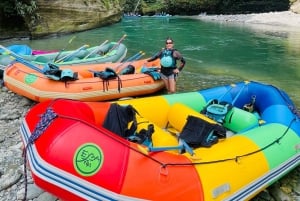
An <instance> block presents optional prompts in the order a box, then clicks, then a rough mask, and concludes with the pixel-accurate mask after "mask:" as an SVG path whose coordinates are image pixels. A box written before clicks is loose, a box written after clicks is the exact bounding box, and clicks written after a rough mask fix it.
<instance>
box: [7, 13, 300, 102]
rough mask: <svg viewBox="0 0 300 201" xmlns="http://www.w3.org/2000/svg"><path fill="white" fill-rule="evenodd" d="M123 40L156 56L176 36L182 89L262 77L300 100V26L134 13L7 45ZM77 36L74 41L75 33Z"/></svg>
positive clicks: (51, 46) (53, 46) (55, 45)
mask: <svg viewBox="0 0 300 201" xmlns="http://www.w3.org/2000/svg"><path fill="white" fill-rule="evenodd" d="M124 34H126V35H127V37H126V38H125V40H124V41H123V43H124V44H125V45H126V46H127V47H128V56H131V55H134V54H135V53H137V52H138V51H144V52H145V53H146V54H145V56H144V58H146V57H150V56H152V55H153V54H155V53H156V52H157V51H158V50H160V49H161V48H162V47H164V45H165V44H164V42H165V39H166V37H167V36H171V37H172V38H173V40H174V42H175V48H177V49H178V50H179V51H180V52H181V53H182V54H183V56H184V57H185V59H186V61H187V64H186V67H185V69H184V71H183V72H182V73H181V74H180V76H179V80H178V84H177V86H178V90H177V91H178V92H184V91H191V90H197V89H203V88H207V87H213V86H217V85H221V84H230V83H234V82H237V81H243V80H256V81H261V82H265V83H269V84H273V85H275V86H277V87H279V88H281V89H283V90H285V91H286V92H287V93H288V94H289V95H290V97H291V98H292V100H294V102H295V103H296V105H298V106H299V105H300V90H298V88H297V87H298V86H300V79H299V78H300V56H299V54H300V30H299V32H297V31H293V30H284V28H283V29H281V30H280V31H278V30H273V29H270V28H267V27H266V28H264V27H260V28H259V29H256V28H255V27H252V26H251V27H250V26H246V25H244V24H240V25H238V24H235V25H233V24H228V23H227V24H226V23H214V22H203V21H200V20H197V19H190V18H182V17H131V18H124V19H122V21H121V22H119V23H116V24H113V25H110V26H106V27H102V28H98V29H93V30H89V31H85V32H80V33H75V34H71V35H65V36H61V37H55V38H48V39H40V40H31V41H29V40H22V41H18V40H13V41H6V42H5V44H3V45H10V44H16V43H25V44H29V45H30V46H31V47H32V48H34V49H58V50H61V49H63V48H65V47H66V46H67V48H66V49H72V48H73V49H75V48H78V47H80V46H82V45H83V44H89V45H90V46H94V45H99V44H101V43H102V42H104V41H105V40H109V41H118V40H119V39H120V38H121V37H122V36H123V35H124ZM74 35H75V36H76V38H75V39H74V40H73V41H72V42H71V43H69V41H70V38H72V37H73V36H74Z"/></svg>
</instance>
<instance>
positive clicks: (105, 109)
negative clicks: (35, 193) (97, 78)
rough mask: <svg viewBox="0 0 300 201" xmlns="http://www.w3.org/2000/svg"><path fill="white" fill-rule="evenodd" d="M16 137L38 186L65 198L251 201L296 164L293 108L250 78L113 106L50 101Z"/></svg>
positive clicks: (298, 129)
mask: <svg viewBox="0 0 300 201" xmlns="http://www.w3.org/2000/svg"><path fill="white" fill-rule="evenodd" d="M66 108H67V109H66ZM118 108H119V109H122V110H120V111H122V112H123V113H122V112H117V113H118V115H117V116H116V118H115V119H113V118H112V117H113V116H112V115H113V114H114V111H115V110H117V109H118ZM124 111H125V113H124ZM132 111H134V112H132ZM134 114H135V115H134ZM126 115H127V118H125V117H126ZM129 117H131V118H129ZM132 117H133V118H132ZM128 118H129V119H128ZM191 119H192V120H193V121H191ZM123 120H128V122H129V124H128V125H127V127H126V129H125V130H126V132H123V131H122V129H120V128H119V126H122V125H123V124H120V122H123ZM135 120H136V121H135ZM193 122H198V123H197V124H194V123H193ZM199 122H202V123H199ZM133 125H136V127H137V129H136V130H134V131H135V132H134V133H133V134H132V133H130V132H129V131H132V128H134V126H133ZM118 129H119V130H118ZM125 130H124V131H125ZM203 130H204V131H205V132H202V131H203ZM191 131H192V132H191ZM206 132H208V133H206ZM187 133H188V135H187ZM21 134H22V138H23V142H24V144H25V147H26V153H27V157H28V161H29V165H30V169H31V171H32V175H33V179H34V181H35V183H36V184H37V185H38V186H40V187H41V188H43V189H45V190H46V191H48V192H50V193H52V194H54V195H56V196H57V197H59V198H61V199H63V200H164V201H166V200H197V201H199V200H206V201H208V200H249V199H251V198H253V197H254V196H255V195H257V194H258V193H259V192H260V191H262V190H263V189H265V188H266V187H268V186H269V185H271V184H272V183H273V182H275V181H276V180H278V179H279V178H281V177H283V176H284V175H285V174H287V173H288V172H289V171H290V170H292V169H293V168H295V167H296V166H298V165H299V163H300V162H299V161H300V160H299V159H300V137H299V135H300V122H299V113H298V112H297V111H296V108H295V106H294V104H293V102H292V101H291V99H290V98H289V97H288V95H287V94H286V93H285V92H284V91H282V90H280V89H278V88H276V87H274V86H272V85H267V84H263V83H258V82H253V81H251V82H239V83H236V84H234V85H226V86H220V87H215V88H211V89H205V90H201V91H196V92H188V93H181V94H173V95H162V96H154V97H148V98H139V99H131V100H123V101H118V102H79V101H74V100H73V101H71V100H65V99H57V100H52V101H46V102H43V103H39V104H37V105H36V106H34V107H33V108H32V109H31V110H30V111H29V112H28V114H27V115H26V117H25V119H24V121H23V124H22V127H21ZM145 134H146V135H145ZM142 136H143V137H144V140H142V139H143V138H142ZM145 136H146V137H145ZM191 136H193V137H191ZM199 136H201V137H200V138H199V139H198V137H199ZM193 138H195V139H198V141H197V140H196V141H193V140H194V139H193Z"/></svg>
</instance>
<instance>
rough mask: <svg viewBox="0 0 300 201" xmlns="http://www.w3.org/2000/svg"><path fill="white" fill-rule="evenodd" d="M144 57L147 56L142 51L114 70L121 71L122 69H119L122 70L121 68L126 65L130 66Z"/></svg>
mask: <svg viewBox="0 0 300 201" xmlns="http://www.w3.org/2000/svg"><path fill="white" fill-rule="evenodd" d="M144 55H145V53H144V52H142V51H140V52H138V53H137V54H135V55H133V56H132V57H130V58H129V59H127V60H126V61H125V62H122V63H121V64H120V65H118V66H116V67H115V69H114V70H115V71H116V72H118V71H121V70H122V68H121V69H120V70H119V68H120V67H121V66H123V65H124V64H127V66H128V65H130V64H132V63H133V62H134V61H136V60H138V59H140V58H141V57H142V56H144Z"/></svg>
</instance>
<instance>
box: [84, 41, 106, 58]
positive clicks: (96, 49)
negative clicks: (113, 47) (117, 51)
mask: <svg viewBox="0 0 300 201" xmlns="http://www.w3.org/2000/svg"><path fill="white" fill-rule="evenodd" d="M107 42H108V40H106V41H104V42H103V43H102V44H101V45H99V46H98V47H96V48H95V49H94V50H93V51H91V52H90V53H89V54H88V55H86V56H85V57H84V58H83V59H87V58H88V57H89V56H91V55H93V54H94V53H97V52H99V50H100V49H101V47H103V45H105V44H106V43H107Z"/></svg>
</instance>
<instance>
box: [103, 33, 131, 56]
mask: <svg viewBox="0 0 300 201" xmlns="http://www.w3.org/2000/svg"><path fill="white" fill-rule="evenodd" d="M126 36H127V35H126V34H124V35H123V36H122V37H121V38H120V40H119V41H118V42H117V43H116V44H115V45H114V46H113V47H112V48H111V49H110V50H109V51H108V52H107V53H106V54H108V53H110V52H111V51H113V50H114V49H116V48H117V47H118V46H119V45H120V43H121V42H122V41H123V40H124V39H125V38H126Z"/></svg>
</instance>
